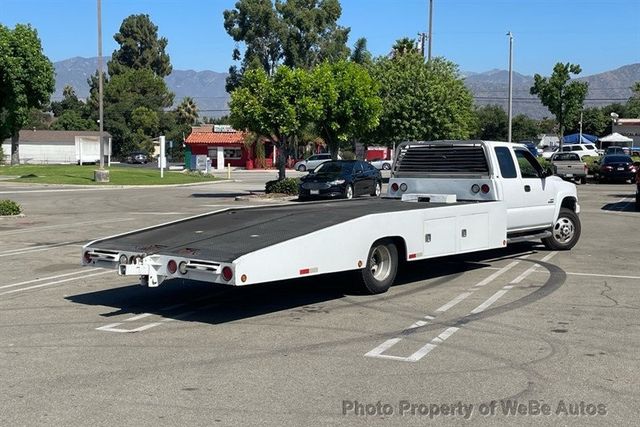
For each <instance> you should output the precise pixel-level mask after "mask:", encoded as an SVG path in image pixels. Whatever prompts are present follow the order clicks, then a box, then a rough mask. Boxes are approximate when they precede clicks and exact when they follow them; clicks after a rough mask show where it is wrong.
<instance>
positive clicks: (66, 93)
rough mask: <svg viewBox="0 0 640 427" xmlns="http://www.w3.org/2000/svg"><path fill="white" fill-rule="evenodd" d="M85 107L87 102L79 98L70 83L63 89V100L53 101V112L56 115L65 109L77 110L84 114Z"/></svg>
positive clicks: (59, 114)
mask: <svg viewBox="0 0 640 427" xmlns="http://www.w3.org/2000/svg"><path fill="white" fill-rule="evenodd" d="M85 109H86V104H85V103H84V102H82V101H80V100H79V99H78V96H77V95H76V91H75V90H74V89H73V87H72V86H70V85H66V86H65V87H64V89H63V90H62V101H54V102H52V103H51V112H52V113H53V115H54V116H56V117H59V116H61V115H62V113H64V112H65V111H75V112H77V113H78V114H79V115H82V114H83V113H84V112H85V111H84V110H85Z"/></svg>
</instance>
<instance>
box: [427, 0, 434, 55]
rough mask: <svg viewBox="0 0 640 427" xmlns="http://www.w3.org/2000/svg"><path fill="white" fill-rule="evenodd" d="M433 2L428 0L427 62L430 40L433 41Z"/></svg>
mask: <svg viewBox="0 0 640 427" xmlns="http://www.w3.org/2000/svg"><path fill="white" fill-rule="evenodd" d="M432 29H433V0H429V36H428V38H429V51H428V56H427V61H431V40H433V31H432Z"/></svg>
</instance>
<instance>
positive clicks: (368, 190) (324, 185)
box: [299, 160, 382, 200]
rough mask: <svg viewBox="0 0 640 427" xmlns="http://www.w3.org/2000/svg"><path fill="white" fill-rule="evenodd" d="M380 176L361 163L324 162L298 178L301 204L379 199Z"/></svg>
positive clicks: (369, 166)
mask: <svg viewBox="0 0 640 427" xmlns="http://www.w3.org/2000/svg"><path fill="white" fill-rule="evenodd" d="M381 191H382V175H381V174H380V171H379V170H378V169H376V168H375V167H373V166H371V165H370V164H368V163H366V162H363V161H360V160H333V161H329V162H324V163H322V164H321V165H320V166H318V167H316V169H315V170H314V171H313V172H311V173H309V174H308V175H306V176H304V177H302V178H301V182H300V188H299V196H300V200H308V199H311V198H316V197H342V198H345V199H351V198H353V197H357V196H361V195H366V194H369V195H371V196H376V197H377V196H379V195H380V192H381Z"/></svg>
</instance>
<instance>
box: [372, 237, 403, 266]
mask: <svg viewBox="0 0 640 427" xmlns="http://www.w3.org/2000/svg"><path fill="white" fill-rule="evenodd" d="M380 240H391V241H392V242H393V244H394V245H396V249H398V260H400V262H404V261H406V260H407V244H406V243H405V241H404V239H403V238H402V237H400V236H389V237H384V238H382V239H378V240H377V241H378V242H379V241H380Z"/></svg>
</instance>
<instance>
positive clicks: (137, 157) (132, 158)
mask: <svg viewBox="0 0 640 427" xmlns="http://www.w3.org/2000/svg"><path fill="white" fill-rule="evenodd" d="M125 161H126V162H127V163H131V164H133V163H139V164H144V165H146V164H147V162H148V161H149V157H148V156H147V154H146V153H143V152H140V151H136V152H134V153H131V154H129V155H128V156H127V158H126V159H125Z"/></svg>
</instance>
